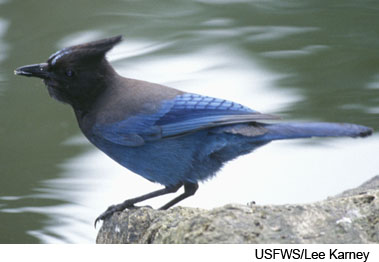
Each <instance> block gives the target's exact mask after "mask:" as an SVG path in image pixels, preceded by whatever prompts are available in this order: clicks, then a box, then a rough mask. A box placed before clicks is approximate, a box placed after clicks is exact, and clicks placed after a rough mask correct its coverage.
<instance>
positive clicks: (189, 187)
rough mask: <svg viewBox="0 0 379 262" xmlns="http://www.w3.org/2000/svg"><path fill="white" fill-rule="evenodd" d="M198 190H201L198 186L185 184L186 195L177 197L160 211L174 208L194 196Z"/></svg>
mask: <svg viewBox="0 0 379 262" xmlns="http://www.w3.org/2000/svg"><path fill="white" fill-rule="evenodd" d="M198 188H199V185H198V184H194V183H185V184H184V193H183V194H181V195H179V196H177V197H176V198H174V199H173V200H171V201H170V202H168V203H167V204H166V205H164V206H162V207H161V208H159V210H166V209H169V208H170V207H172V206H173V205H175V204H177V203H179V202H180V201H182V200H183V199H186V198H187V197H190V196H193V195H194V194H195V193H196V191H197V189H198Z"/></svg>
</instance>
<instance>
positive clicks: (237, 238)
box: [96, 176, 379, 244]
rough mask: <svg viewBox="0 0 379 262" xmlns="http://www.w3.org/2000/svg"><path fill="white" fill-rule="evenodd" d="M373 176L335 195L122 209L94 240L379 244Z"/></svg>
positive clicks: (378, 184)
mask: <svg viewBox="0 0 379 262" xmlns="http://www.w3.org/2000/svg"><path fill="white" fill-rule="evenodd" d="M378 198H379V176H376V177H374V178H373V179H371V180H370V181H368V182H366V183H364V184H363V185H362V186H360V187H358V188H355V189H352V190H348V191H345V192H343V193H341V194H339V195H337V196H335V197H330V198H328V199H327V200H324V201H320V202H315V203H311V204H299V205H266V206H259V205H237V204H229V205H226V206H223V207H219V208H215V209H212V210H204V209H199V208H186V207H180V206H179V207H174V208H171V209H169V210H166V211H161V210H154V209H151V208H146V207H143V208H140V209H135V210H125V211H123V212H119V213H115V214H114V215H113V216H112V217H111V218H109V219H108V220H106V221H104V223H103V225H102V227H101V229H100V231H99V233H98V236H97V239H96V242H97V243H130V244H132V243H157V244H158V243H379V200H378Z"/></svg>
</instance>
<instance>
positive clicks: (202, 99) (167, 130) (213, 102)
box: [155, 93, 276, 137]
mask: <svg viewBox="0 0 379 262" xmlns="http://www.w3.org/2000/svg"><path fill="white" fill-rule="evenodd" d="M171 103H172V107H171V108H170V110H169V111H168V112H167V113H166V114H164V115H163V116H162V117H161V118H159V119H158V121H157V122H156V123H155V125H157V126H159V127H160V128H161V130H162V137H170V136H177V135H182V134H185V133H189V132H194V131H197V130H200V129H205V128H210V127H216V126H222V125H228V124H237V123H245V122H253V121H258V120H265V119H266V120H267V119H276V117H274V116H272V115H266V114H261V113H259V112H257V111H254V110H252V109H250V108H248V107H245V106H243V105H241V104H238V103H235V102H231V101H228V100H224V99H218V98H213V97H208V96H201V95H197V94H189V93H186V94H183V95H179V96H177V97H176V98H175V99H174V100H173V101H171Z"/></svg>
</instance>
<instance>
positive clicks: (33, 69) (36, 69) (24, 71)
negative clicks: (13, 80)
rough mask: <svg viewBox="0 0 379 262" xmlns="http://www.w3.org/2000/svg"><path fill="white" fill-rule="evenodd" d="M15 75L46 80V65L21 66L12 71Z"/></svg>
mask: <svg viewBox="0 0 379 262" xmlns="http://www.w3.org/2000/svg"><path fill="white" fill-rule="evenodd" d="M14 74H15V75H21V76H33V77H39V78H42V79H46V78H47V77H48V72H47V63H41V64H34V65H26V66H21V67H19V68H17V69H16V70H14Z"/></svg>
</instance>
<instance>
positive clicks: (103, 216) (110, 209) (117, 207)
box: [94, 204, 137, 228]
mask: <svg viewBox="0 0 379 262" xmlns="http://www.w3.org/2000/svg"><path fill="white" fill-rule="evenodd" d="M125 208H128V209H134V208H137V207H136V206H134V205H128V206H126V207H125V205H123V204H119V205H112V206H110V207H108V208H107V210H105V211H104V212H103V213H101V214H100V216H98V217H97V218H96V219H95V223H94V226H95V228H96V225H97V223H98V222H99V221H100V220H102V221H104V220H105V219H108V218H110V217H111V216H112V215H113V213H115V212H119V211H123V210H124V209H125Z"/></svg>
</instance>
